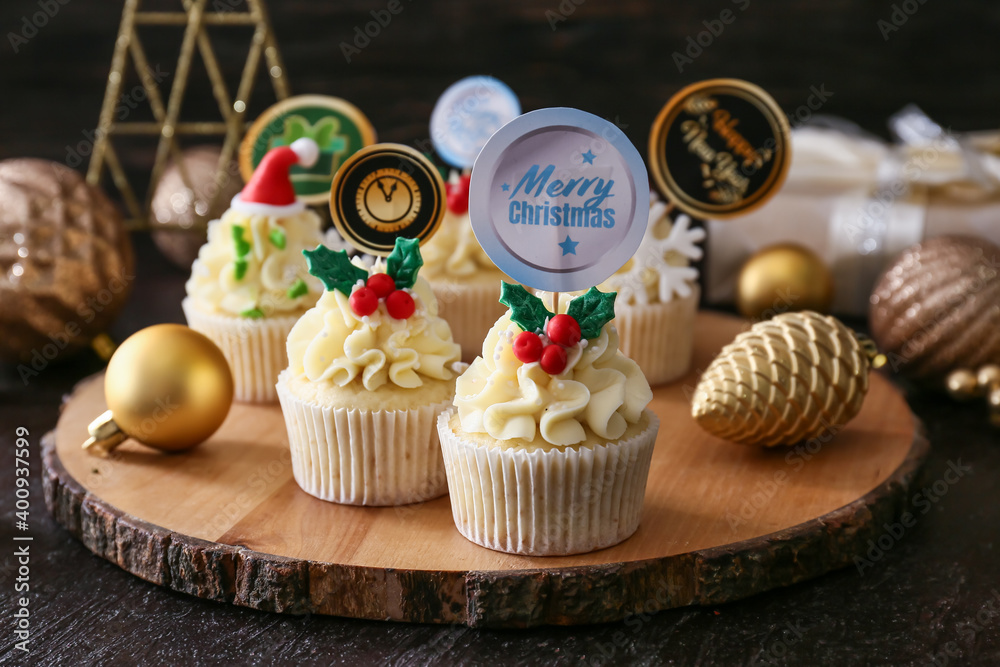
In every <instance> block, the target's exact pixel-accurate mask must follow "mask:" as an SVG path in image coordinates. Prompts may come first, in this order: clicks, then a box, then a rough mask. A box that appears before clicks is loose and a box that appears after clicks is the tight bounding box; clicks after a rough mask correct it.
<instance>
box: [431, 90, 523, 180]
mask: <svg viewBox="0 0 1000 667" xmlns="http://www.w3.org/2000/svg"><path fill="white" fill-rule="evenodd" d="M520 115H521V103H520V102H519V101H518V99H517V95H515V94H514V91H513V90H511V89H510V88H508V87H507V85H506V84H504V83H503V82H502V81H500V80H499V79H494V78H493V77H491V76H470V77H466V78H464V79H462V80H460V81H457V82H455V83H453V84H452V85H451V86H449V87H448V89H447V90H446V91H444V93H442V94H441V97H440V98H438V101H437V104H435V105H434V111H433V113H431V128H430V129H431V141H432V142H433V144H434V150H436V151H437V153H438V155H440V156H441V159H443V160H444V161H445V162H447V163H448V164H450V165H452V166H453V167H458V168H460V169H468V168H469V167H471V166H472V165H473V164H474V163H475V161H476V156H477V155H479V151H480V150H482V148H483V146H484V145H485V144H486V142H487V141H488V140H489V138H490V137H491V136H492V135H493V133H494V132H496V131H497V130H499V129H500V128H501V127H503V126H504V124H506V123H508V122H510V121H511V120H513V119H514V118H517V117H518V116H520Z"/></svg>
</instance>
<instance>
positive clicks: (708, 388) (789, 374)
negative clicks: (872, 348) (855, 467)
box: [691, 312, 870, 447]
mask: <svg viewBox="0 0 1000 667" xmlns="http://www.w3.org/2000/svg"><path fill="white" fill-rule="evenodd" d="M869 367H870V363H869V354H868V352H867V351H866V350H865V348H864V347H862V345H861V343H859V342H858V339H857V338H856V337H855V335H854V332H853V331H851V330H850V329H848V328H847V327H846V326H844V325H843V324H842V323H841V322H840V321H839V320H837V319H836V318H833V317H829V316H824V315H820V314H819V313H814V312H804V313H785V314H782V315H778V316H776V317H774V318H773V319H770V320H767V321H764V322H758V323H757V324H755V325H754V326H753V327H752V328H751V329H750V330H749V331H745V332H743V333H741V334H740V335H739V336H737V337H736V339H735V340H734V341H733V342H732V343H730V344H729V345H727V346H726V347H724V348H723V349H722V351H721V352H720V353H719V355H718V356H717V357H716V358H715V359H714V360H713V361H712V363H711V364H710V365H709V367H708V369H707V370H706V371H705V373H704V374H703V375H702V376H701V381H700V382H699V383H698V387H697V389H696V390H695V393H694V400H693V404H692V408H691V413H692V415H693V416H694V418H695V420H696V421H697V422H698V424H699V425H700V426H701V427H702V428H704V429H705V430H706V431H708V432H709V433H711V434H713V435H715V436H718V437H720V438H724V439H726V440H731V441H733V442H737V443H740V444H744V445H762V446H765V447H772V446H775V445H794V444H796V443H798V442H802V441H803V440H809V439H811V438H816V437H821V436H829V437H832V436H833V435H834V434H836V433H837V432H838V431H840V430H841V429H843V428H844V426H845V425H847V423H848V422H849V421H851V420H852V419H853V418H854V417H855V416H856V415H857V414H858V411H860V410H861V405H862V403H863V402H864V399H865V394H867V393H868V372H869Z"/></svg>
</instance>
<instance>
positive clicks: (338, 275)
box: [302, 245, 368, 296]
mask: <svg viewBox="0 0 1000 667" xmlns="http://www.w3.org/2000/svg"><path fill="white" fill-rule="evenodd" d="M302 254H303V255H305V256H306V263H307V264H309V273H311V274H313V275H314V276H316V277H317V278H319V279H320V280H322V281H323V285H324V286H325V287H326V289H328V290H337V291H338V292H340V293H341V294H346V295H347V296H350V295H351V289H352V288H353V287H354V285H355V283H357V282H358V281H359V280H360V281H362V282H363V281H365V280H367V279H368V272H367V271H365V270H364V269H362V268H359V267H357V266H354V265H353V264H351V260H350V259H348V258H347V251H345V250H338V251H336V252H335V251H333V250H330V249H329V248H327V247H326V246H325V245H320V246H316V249H315V250H303V251H302Z"/></svg>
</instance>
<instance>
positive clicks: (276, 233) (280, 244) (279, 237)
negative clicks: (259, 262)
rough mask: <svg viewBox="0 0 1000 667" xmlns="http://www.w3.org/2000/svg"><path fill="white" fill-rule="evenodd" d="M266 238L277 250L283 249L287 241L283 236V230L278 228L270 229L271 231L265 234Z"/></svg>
mask: <svg viewBox="0 0 1000 667" xmlns="http://www.w3.org/2000/svg"><path fill="white" fill-rule="evenodd" d="M267 238H269V239H270V240H271V245H273V246H274V247H275V248H277V249H278V250H284V249H285V244H286V243H287V242H288V239H287V237H286V236H285V230H283V229H280V228H275V229H272V230H271V233H270V234H268V235H267Z"/></svg>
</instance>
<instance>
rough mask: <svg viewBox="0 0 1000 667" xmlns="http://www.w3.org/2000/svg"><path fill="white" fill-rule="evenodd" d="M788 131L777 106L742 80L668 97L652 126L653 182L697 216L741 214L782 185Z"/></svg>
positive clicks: (700, 86)
mask: <svg viewBox="0 0 1000 667" xmlns="http://www.w3.org/2000/svg"><path fill="white" fill-rule="evenodd" d="M789 132H790V130H789V126H788V119H787V118H786V117H785V114H784V113H783V112H782V111H781V108H780V107H779V106H778V104H777V103H776V102H775V101H774V100H773V99H772V98H771V96H770V95H768V94H767V93H766V92H764V90H763V89H761V88H759V87H758V86H755V85H753V84H751V83H748V82H746V81H740V80H739V79H712V80H709V81H701V82H699V83H695V84H692V85H690V86H688V87H686V88H684V89H683V90H681V91H680V92H678V93H677V94H676V95H674V96H673V97H672V98H670V101H668V102H667V104H666V105H665V106H664V107H663V110H662V111H660V114H659V116H657V118H656V121H655V122H654V123H653V129H652V131H651V132H650V135H649V164H650V167H651V171H652V175H653V180H654V182H655V184H656V187H657V188H658V189H659V190H660V192H661V193H662V194H663V195H664V196H665V197H666V198H667V199H669V200H670V201H672V202H673V203H674V204H675V205H676V206H677V207H678V208H679V209H681V210H682V211H684V212H685V213H688V214H690V215H692V216H694V217H697V218H716V219H726V218H731V217H735V216H738V215H742V214H744V213H747V212H749V211H750V210H752V209H754V208H756V207H758V206H760V205H761V204H763V203H764V202H765V201H767V200H768V199H769V198H770V197H771V196H772V195H773V194H775V193H776V192H777V191H778V189H779V188H780V187H781V184H782V183H783V182H784V180H785V175H786V173H787V172H788V165H789V161H790V154H789V143H790V141H789V138H790V135H789Z"/></svg>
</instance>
